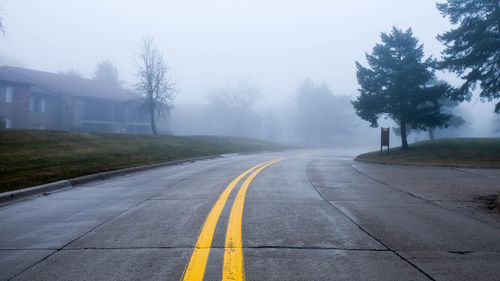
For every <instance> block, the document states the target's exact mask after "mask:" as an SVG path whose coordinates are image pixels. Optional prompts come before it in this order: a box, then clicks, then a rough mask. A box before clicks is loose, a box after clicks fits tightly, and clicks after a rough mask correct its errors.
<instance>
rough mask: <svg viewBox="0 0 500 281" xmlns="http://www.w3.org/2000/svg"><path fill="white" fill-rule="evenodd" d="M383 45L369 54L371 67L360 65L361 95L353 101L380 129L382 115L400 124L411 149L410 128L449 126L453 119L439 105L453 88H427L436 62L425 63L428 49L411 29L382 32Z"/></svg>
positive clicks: (361, 114)
mask: <svg viewBox="0 0 500 281" xmlns="http://www.w3.org/2000/svg"><path fill="white" fill-rule="evenodd" d="M381 39H382V43H379V44H376V45H375V47H374V48H373V51H372V54H366V59H367V61H368V64H369V66H370V67H369V68H366V67H363V66H362V65H361V64H360V63H359V62H356V67H357V73H356V76H357V79H358V83H359V85H360V86H361V88H360V89H359V92H360V96H358V97H357V99H356V100H355V101H353V102H352V104H353V106H354V109H355V110H356V114H358V116H359V117H361V118H362V119H364V120H366V121H368V122H370V123H371V126H372V127H377V126H378V119H379V117H381V116H382V115H387V117H389V118H391V119H393V120H394V121H396V122H397V123H398V125H399V127H400V128H401V146H402V148H403V149H408V141H407V132H406V128H407V125H409V126H411V128H412V129H414V130H427V128H429V127H431V128H435V127H446V126H447V125H446V122H447V121H448V120H449V118H450V116H449V115H448V114H444V113H442V112H441V103H440V102H439V101H440V100H441V99H442V98H443V97H445V96H446V94H447V92H448V90H449V88H450V86H449V85H447V84H440V85H436V86H427V83H428V82H429V81H430V80H431V79H432V78H433V76H434V73H433V66H434V65H435V60H433V59H432V58H431V57H429V58H427V59H425V60H424V47H423V45H419V42H418V39H417V38H415V37H413V33H412V30H411V28H410V29H408V30H406V31H402V30H400V29H397V28H395V27H393V29H392V31H391V33H390V34H386V33H382V35H381Z"/></svg>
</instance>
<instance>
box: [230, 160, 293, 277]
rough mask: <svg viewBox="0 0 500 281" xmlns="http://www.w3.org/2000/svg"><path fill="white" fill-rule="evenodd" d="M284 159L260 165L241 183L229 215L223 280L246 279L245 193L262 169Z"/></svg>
mask: <svg viewBox="0 0 500 281" xmlns="http://www.w3.org/2000/svg"><path fill="white" fill-rule="evenodd" d="M282 160H284V159H277V160H274V161H271V162H269V163H267V164H264V165H262V166H260V168H258V169H257V170H255V171H254V172H253V173H252V174H251V175H250V176H248V178H246V180H245V181H244V182H243V184H242V185H241V188H240V190H239V192H238V195H236V198H235V200H234V203H233V208H232V209H231V214H230V215H229V222H228V224H227V233H226V243H225V249H224V265H223V267H222V280H245V273H244V270H243V249H242V242H241V221H242V217H243V206H244V204H245V195H246V192H247V190H248V186H249V185H250V183H251V182H252V180H253V179H254V178H255V177H256V176H257V174H258V173H260V171H262V170H264V169H265V168H266V167H268V166H270V165H272V164H274V163H277V162H279V161H282Z"/></svg>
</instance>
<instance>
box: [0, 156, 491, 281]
mask: <svg viewBox="0 0 500 281" xmlns="http://www.w3.org/2000/svg"><path fill="white" fill-rule="evenodd" d="M269 161H271V162H269ZM252 168H253V169H252ZM499 193H500V171H499V170H494V169H492V170H488V169H477V170H476V169H453V168H436V167H412V166H388V165H377V164H367V163H361V162H356V161H352V157H351V156H350V153H349V151H342V150H337V151H333V150H332V151H330V150H325V151H316V150H315V151H288V152H281V153H267V154H266V153H263V154H255V155H241V156H228V157H224V158H219V159H213V160H206V161H198V162H194V163H189V164H184V165H179V166H170V167H164V168H158V169H154V170H149V171H144V172H139V173H134V174H130V175H125V176H120V177H115V178H111V179H108V180H104V181H98V182H93V183H89V184H85V185H82V186H78V187H76V188H73V189H68V190H63V191H60V192H56V193H52V194H47V195H44V196H39V197H36V198H33V199H30V200H25V201H21V202H16V203H12V204H8V205H4V206H2V207H0V279H1V280H202V278H204V279H203V280H221V279H224V280H239V279H242V278H244V279H246V280H500V213H496V211H489V210H488V209H487V208H485V207H484V203H483V201H482V200H481V198H478V196H480V195H481V196H486V195H492V194H499ZM195 246H196V247H195Z"/></svg>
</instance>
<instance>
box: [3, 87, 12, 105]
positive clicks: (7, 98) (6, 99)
mask: <svg viewBox="0 0 500 281" xmlns="http://www.w3.org/2000/svg"><path fill="white" fill-rule="evenodd" d="M13 100H14V88H13V87H11V86H1V87H0V102H1V103H12V101H13Z"/></svg>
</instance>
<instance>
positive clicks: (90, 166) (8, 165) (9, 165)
mask: <svg viewBox="0 0 500 281" xmlns="http://www.w3.org/2000/svg"><path fill="white" fill-rule="evenodd" d="M284 148H285V147H284V146H282V145H279V144H275V143H270V142H265V141H260V140H255V139H249V138H237V137H219V136H189V137H177V136H150V135H119V134H91V133H75V132H66V131H44V130H20V129H7V130H5V129H3V130H0V192H6V191H11V190H16V189H21V188H25V187H30V186H35V185H39V184H44V183H49V182H54V181H58V180H62V179H68V178H74V177H78V176H83V175H89V174H94V173H98V172H104V171H110V170H116V169H121V168H127V167H134V166H140V165H147V164H153V163H159V162H165V161H172V160H179V159H186V158H192V157H201V156H209V155H217V154H224V153H237V152H257V151H273V150H280V149H284Z"/></svg>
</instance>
